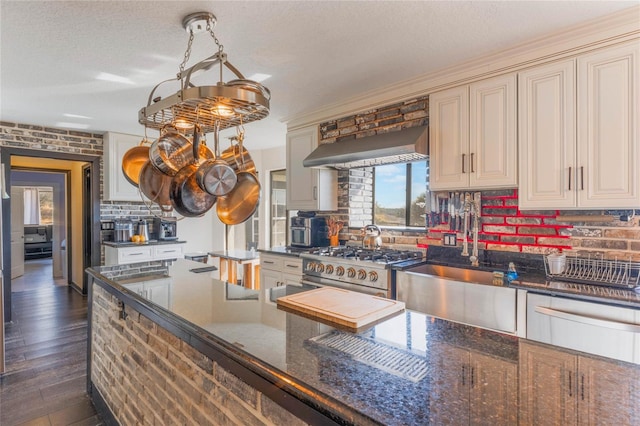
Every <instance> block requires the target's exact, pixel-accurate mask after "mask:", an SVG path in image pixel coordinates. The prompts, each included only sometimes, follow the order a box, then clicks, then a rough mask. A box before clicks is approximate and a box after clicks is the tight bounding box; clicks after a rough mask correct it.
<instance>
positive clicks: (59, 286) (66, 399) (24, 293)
mask: <svg viewBox="0 0 640 426" xmlns="http://www.w3.org/2000/svg"><path fill="white" fill-rule="evenodd" d="M47 261H48V262H47ZM12 284H13V292H12V305H13V314H14V317H13V322H12V323H11V324H7V325H6V326H5V334H6V343H5V344H6V346H5V350H6V370H7V371H6V372H5V374H4V376H3V377H2V378H0V424H2V425H3V426H10V425H21V424H24V425H78V426H80V425H99V424H101V422H100V419H99V418H98V415H97V414H96V411H95V409H94V408H93V405H92V404H91V402H90V400H89V397H88V396H87V395H86V356H87V355H86V343H87V342H86V339H87V300H86V298H83V297H82V295H80V294H78V293H77V292H76V291H74V290H72V289H71V288H70V287H68V286H66V285H64V283H61V282H56V281H54V280H53V278H52V274H51V259H38V260H33V261H28V262H25V275H24V276H23V277H21V278H18V279H15V280H13V283H12Z"/></svg>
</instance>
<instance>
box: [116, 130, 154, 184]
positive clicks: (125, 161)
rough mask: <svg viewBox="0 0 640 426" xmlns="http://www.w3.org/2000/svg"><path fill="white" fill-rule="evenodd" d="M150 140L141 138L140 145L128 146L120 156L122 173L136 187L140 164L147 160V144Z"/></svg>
mask: <svg viewBox="0 0 640 426" xmlns="http://www.w3.org/2000/svg"><path fill="white" fill-rule="evenodd" d="M150 144H151V141H149V140H148V139H147V138H144V139H142V141H141V142H140V145H136V146H134V147H133V148H129V149H128V150H127V152H125V153H124V155H123V156H122V173H123V174H124V178H125V179H126V180H127V182H129V183H130V184H131V185H133V186H135V187H138V184H139V182H140V171H141V170H142V166H144V164H145V163H146V162H148V161H149V145H150Z"/></svg>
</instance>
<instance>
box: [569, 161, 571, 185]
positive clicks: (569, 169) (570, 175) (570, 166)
mask: <svg viewBox="0 0 640 426" xmlns="http://www.w3.org/2000/svg"><path fill="white" fill-rule="evenodd" d="M569 191H571V166H569Z"/></svg>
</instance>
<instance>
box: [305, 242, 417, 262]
mask: <svg viewBox="0 0 640 426" xmlns="http://www.w3.org/2000/svg"><path fill="white" fill-rule="evenodd" d="M306 255H307V256H308V255H313V256H327V257H333V258H342V259H349V260H359V261H370V262H376V263H384V264H391V263H395V262H401V261H404V260H411V259H422V258H423V257H424V254H423V253H422V252H421V251H412V250H395V249H388V248H378V249H365V248H360V247H350V246H347V247H344V246H340V247H317V248H312V249H309V251H308V252H307V253H306ZM305 257H306V256H305Z"/></svg>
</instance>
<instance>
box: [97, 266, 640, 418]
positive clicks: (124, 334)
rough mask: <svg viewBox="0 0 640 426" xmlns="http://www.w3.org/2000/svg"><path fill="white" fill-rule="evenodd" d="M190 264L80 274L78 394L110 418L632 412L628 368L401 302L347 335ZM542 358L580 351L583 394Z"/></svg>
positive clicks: (270, 294)
mask: <svg viewBox="0 0 640 426" xmlns="http://www.w3.org/2000/svg"><path fill="white" fill-rule="evenodd" d="M198 266H201V264H199V263H196V262H192V261H188V260H184V259H180V260H176V261H162V262H144V263H140V264H131V265H119V266H110V267H95V268H91V269H89V270H88V272H89V275H90V277H91V278H92V279H91V280H90V281H91V282H90V287H89V289H90V293H89V294H90V312H89V314H90V330H89V336H90V339H89V367H88V368H89V371H88V374H87V377H88V391H89V393H90V395H91V396H92V399H93V400H94V402H96V405H97V406H98V407H100V408H101V409H102V411H103V412H105V413H108V414H107V417H110V416H111V417H112V418H113V419H117V421H118V422H120V423H121V424H133V423H136V422H144V423H148V422H153V421H157V422H159V423H165V424H167V423H192V424H193V423H195V424H243V425H244V424H304V423H307V424H358V425H361V424H362V425H366V424H389V425H396V424H397V425H400V424H406V425H416V424H441V423H443V422H448V423H453V424H460V423H466V424H468V423H469V422H472V423H485V424H488V423H492V424H515V423H517V422H518V419H520V421H521V423H522V424H528V423H531V422H538V420H540V419H542V418H546V419H547V421H555V420H558V418H557V417H553V416H552V414H554V413H577V412H582V411H579V410H587V413H589V415H596V416H599V417H598V418H600V419H605V420H606V421H609V420H615V423H616V424H625V423H627V424H633V423H634V422H636V421H637V420H638V419H639V418H640V417H639V416H638V412H637V409H636V405H637V404H635V403H637V401H638V400H640V389H638V386H637V383H638V379H639V378H640V376H639V371H638V367H637V366H635V365H632V364H627V363H622V362H614V361H611V360H607V359H604V358H599V357H590V356H588V355H586V354H583V353H577V352H573V351H565V350H557V349H556V348H554V347H553V346H549V345H539V344H534V343H532V342H528V341H526V340H525V339H519V338H517V337H514V336H509V335H504V334H500V333H495V332H491V331H488V330H483V329H478V328H475V327H469V326H465V325H461V324H455V323H451V322H448V321H445V320H438V319H435V318H432V317H429V316H427V315H423V314H420V313H417V312H412V311H405V312H402V313H400V314H398V315H397V316H395V317H392V318H390V319H388V320H386V321H384V322H382V323H379V324H376V325H375V326H373V327H371V328H370V329H367V330H365V331H363V332H361V333H358V334H354V333H350V332H346V331H343V330H340V329H337V328H334V327H331V326H329V325H327V324H325V323H321V322H317V321H314V320H312V319H308V318H304V317H301V316H298V315H296V314H294V313H289V312H285V311H283V310H280V309H278V308H277V305H276V303H275V298H277V297H279V296H281V295H285V294H291V293H293V292H299V291H305V290H307V289H309V288H305V287H296V286H282V287H277V288H272V289H263V290H260V291H256V290H250V289H246V288H244V287H241V286H237V285H234V284H229V283H226V282H222V281H219V280H216V279H214V278H212V275H211V273H193V272H190V270H191V269H193V268H197V267H198ZM157 280H162V282H164V283H165V284H164V285H166V286H167V292H168V296H169V297H167V298H163V299H162V300H166V301H167V302H166V304H165V306H161V305H160V304H158V303H155V302H152V301H151V299H149V298H145V297H143V294H144V293H141V294H140V293H139V292H136V291H134V290H131V288H132V286H138V288H139V286H140V285H141V284H142V286H143V287H144V285H148V284H153V282H154V281H157ZM550 354H552V355H556V356H558V357H560V358H562V359H563V360H564V361H563V362H564V364H562V365H564V366H566V365H567V361H566V358H571V359H574V360H576V361H575V363H576V364H578V363H580V365H582V364H584V363H585V362H586V361H589V366H590V370H589V371H590V372H591V373H593V374H591V375H589V376H586V377H587V378H586V383H585V382H584V377H585V376H580V377H583V384H582V386H583V389H586V392H587V396H588V398H589V401H588V402H589V403H586V402H584V401H582V403H581V404H580V401H579V398H578V397H577V394H576V392H575V391H574V389H576V388H575V387H571V386H572V385H570V391H572V395H573V399H574V401H573V402H571V401H569V402H568V398H567V397H566V395H560V394H558V393H560V392H564V388H563V386H562V384H565V376H561V377H555V378H556V379H558V380H559V381H560V383H561V384H560V385H558V386H555V385H554V383H555V382H553V379H554V375H551V376H550V375H548V374H547V373H549V372H552V371H555V372H557V373H558V374H560V373H561V374H565V373H564V370H562V371H561V369H556V370H554V369H553V368H552V367H550V365H551V364H552V361H553V360H552V359H551V358H550ZM563 368H564V367H563ZM537 374H545V376H544V380H542V377H540V378H539V380H538V379H537ZM571 377H574V378H575V380H578V379H577V377H579V376H578V375H573V376H571ZM596 377H597V378H599V381H598V383H597V387H596V386H592V385H591V380H595V378H596ZM627 382H628V383H629V385H628V386H626V387H625V383H627ZM567 395H568V394H567ZM583 395H584V393H583ZM518 399H520V401H521V402H520V403H518ZM568 404H569V405H568ZM571 404H573V405H571ZM567 407H569V408H567ZM571 407H573V408H571ZM589 410H590V411H589ZM541 416H542V417H541ZM611 416H616V417H614V418H612V417H611ZM560 420H561V423H563V422H564V420H563V419H560ZM570 420H571V417H570V418H569V423H571V421H570ZM574 420H575V419H574ZM574 423H575V422H574ZM565 424H567V423H565Z"/></svg>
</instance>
